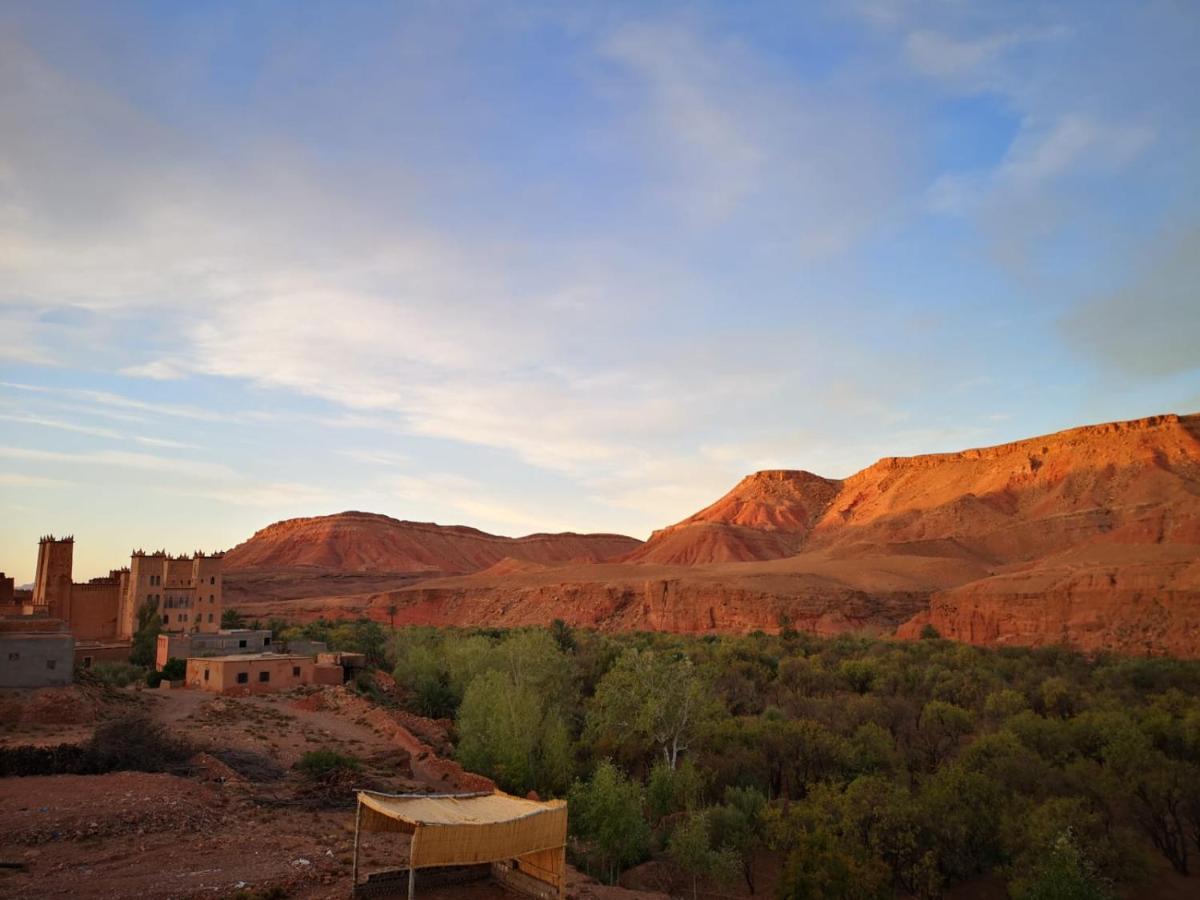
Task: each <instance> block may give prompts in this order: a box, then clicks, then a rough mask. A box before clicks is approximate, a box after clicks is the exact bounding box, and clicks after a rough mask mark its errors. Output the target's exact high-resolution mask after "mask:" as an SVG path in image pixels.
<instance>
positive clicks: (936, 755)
mask: <svg viewBox="0 0 1200 900" xmlns="http://www.w3.org/2000/svg"><path fill="white" fill-rule="evenodd" d="M973 724H974V722H973V720H972V717H971V713H970V712H968V711H967V710H965V709H963V708H962V707H960V706H955V705H954V704H953V703H946V702H945V701H944V700H930V701H929V702H928V703H926V704H925V707H924V709H922V710H921V718H920V720H919V721H918V723H917V736H916V737H917V740H916V744H917V751H918V756H919V758H920V760H921V761H922V763H923V764H924V766H925V769H926V771H930V772H932V771H933V770H934V769H936V768H937V767H938V765H940V764H941V762H942V761H943V760H944V759H946V758H947V757H948V756H949V755H950V754H951V753H952V752H953V751H954V749H955V748H956V747H958V745H959V743H960V742H961V741H962V739H963V737H964V736H965V735H968V734H970V733H971V727H972V725H973Z"/></svg>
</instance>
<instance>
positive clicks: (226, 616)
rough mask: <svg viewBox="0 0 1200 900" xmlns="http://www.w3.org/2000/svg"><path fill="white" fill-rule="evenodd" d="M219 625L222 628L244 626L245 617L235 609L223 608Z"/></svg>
mask: <svg viewBox="0 0 1200 900" xmlns="http://www.w3.org/2000/svg"><path fill="white" fill-rule="evenodd" d="M221 627H222V628H245V627H246V617H245V616H243V615H242V614H241V613H240V612H238V611H237V610H236V609H225V610H222V611H221Z"/></svg>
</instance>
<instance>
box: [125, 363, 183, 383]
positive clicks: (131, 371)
mask: <svg viewBox="0 0 1200 900" xmlns="http://www.w3.org/2000/svg"><path fill="white" fill-rule="evenodd" d="M119 371H120V374H122V375H128V376H129V377H131V378H150V379H152V380H154V381H176V380H178V379H180V378H183V377H184V375H185V374H186V372H185V371H184V370H183V369H182V368H180V367H179V366H177V365H175V364H174V363H172V362H170V361H168V360H165V359H156V360H152V361H151V362H147V363H142V364H141V365H137V366H125V368H123V369H120V370H119Z"/></svg>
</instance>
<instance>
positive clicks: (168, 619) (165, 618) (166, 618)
mask: <svg viewBox="0 0 1200 900" xmlns="http://www.w3.org/2000/svg"><path fill="white" fill-rule="evenodd" d="M163 624H164V625H170V624H171V617H170V616H163Z"/></svg>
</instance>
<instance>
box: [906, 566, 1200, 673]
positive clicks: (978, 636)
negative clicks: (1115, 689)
mask: <svg viewBox="0 0 1200 900" xmlns="http://www.w3.org/2000/svg"><path fill="white" fill-rule="evenodd" d="M1088 550H1089V552H1088V553H1087V554H1084V555H1080V554H1066V555H1065V558H1062V559H1057V560H1049V561H1046V562H1043V563H1039V564H1037V565H1035V566H1033V567H1030V568H1029V569H1026V570H1024V571H1016V572H1010V573H1006V574H1002V575H997V576H994V577H992V578H986V579H981V580H979V581H974V582H969V583H967V584H964V585H962V586H961V587H957V588H954V589H951V590H948V591H943V592H936V593H934V594H933V596H932V597H931V598H930V603H929V608H928V609H927V610H924V611H922V612H921V613H918V614H917V615H916V616H914V617H913V618H912V619H911V620H909V621H908V622H906V623H905V624H904V625H902V626H901V627H900V628H899V629H898V631H897V634H898V635H899V636H900V637H903V638H915V637H919V636H920V633H921V631H922V629H923V628H924V626H926V625H932V626H933V627H934V628H936V629H937V631H938V633H939V634H940V635H941V636H942V637H946V638H950V639H952V640H957V641H965V642H967V643H972V644H983V645H1004V644H1021V645H1029V646H1042V645H1047V644H1066V645H1069V646H1073V647H1077V648H1079V649H1082V650H1111V651H1114V652H1119V653H1129V654H1139V655H1162V654H1170V655H1173V656H1200V559H1198V554H1197V547H1196V545H1194V544H1192V545H1188V544H1161V545H1154V546H1141V547H1139V546H1133V545H1124V546H1122V545H1116V544H1113V545H1108V546H1106V547H1099V548H1098V547H1093V548H1088ZM1105 551H1107V552H1105Z"/></svg>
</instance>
